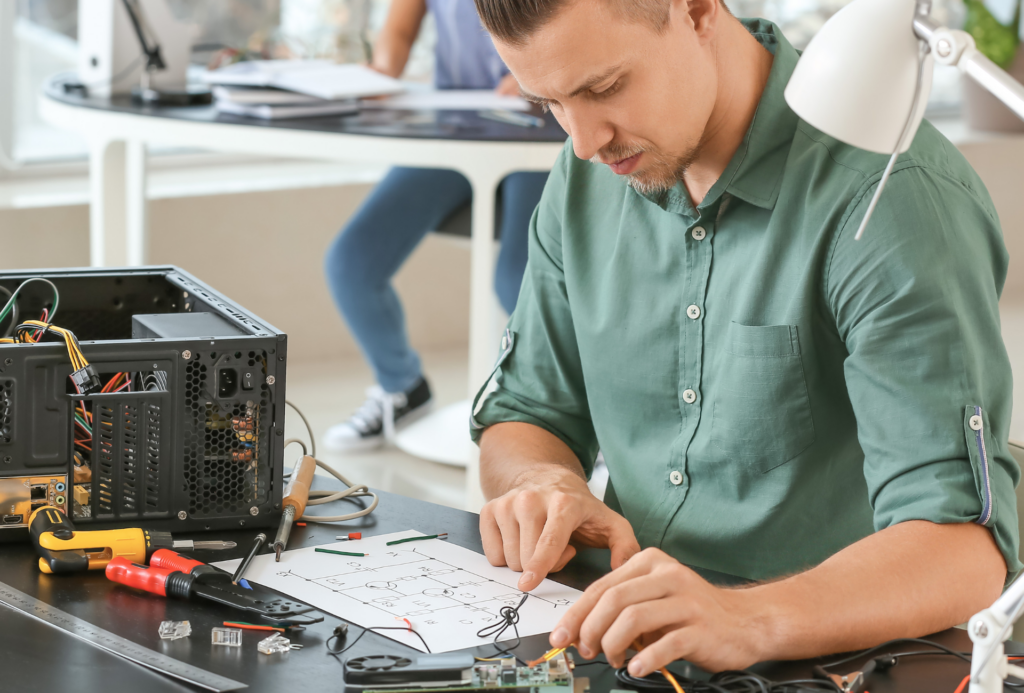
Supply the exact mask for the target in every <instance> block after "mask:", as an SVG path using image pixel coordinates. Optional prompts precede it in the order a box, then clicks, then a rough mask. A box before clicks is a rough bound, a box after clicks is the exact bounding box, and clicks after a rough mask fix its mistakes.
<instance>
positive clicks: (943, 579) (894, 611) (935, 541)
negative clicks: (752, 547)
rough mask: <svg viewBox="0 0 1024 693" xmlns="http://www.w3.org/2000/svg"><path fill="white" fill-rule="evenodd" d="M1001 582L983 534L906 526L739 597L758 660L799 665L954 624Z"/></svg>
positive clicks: (991, 596) (997, 560) (1002, 570)
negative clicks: (756, 641)
mask: <svg viewBox="0 0 1024 693" xmlns="http://www.w3.org/2000/svg"><path fill="white" fill-rule="evenodd" d="M1005 577H1006V563H1005V561H1004V560H1003V557H1002V554H1001V553H1000V552H999V549H998V548H997V547H996V544H995V541H994V540H993V538H992V535H991V533H990V531H989V530H988V529H986V528H984V527H981V526H979V525H975V524H953V525H938V524H934V523H931V522H924V521H914V522H905V523H902V524H899V525H895V526H893V527H889V528H887V529H884V530H882V531H880V532H877V533H875V534H873V535H871V536H868V537H866V538H864V539H862V540H861V541H859V542H857V543H855V544H852V545H851V546H848V547H847V548H846V549H844V550H842V551H840V552H839V553H837V554H835V555H834V556H832V557H831V558H829V559H828V560H826V561H825V562H824V563H822V564H821V565H819V566H817V567H815V568H813V569H811V570H809V571H807V572H805V573H801V574H799V575H795V576H793V577H791V578H787V579H785V580H781V581H779V582H774V583H769V584H764V585H758V586H756V587H752V588H748V589H743V590H739V592H741V593H743V594H742V599H741V600H740V603H741V604H743V603H746V604H747V605H748V607H749V610H750V614H752V615H754V619H755V622H754V623H751V626H752V627H753V628H754V629H755V630H756V631H757V632H758V633H759V634H760V636H761V641H762V643H763V646H764V647H765V648H766V649H765V651H764V652H762V653H761V655H762V656H761V657H760V659H798V658H805V657H814V656H818V655H822V654H828V653H832V652H844V651H850V650H856V649H860V648H863V647H869V646H872V645H874V644H877V643H879V642H882V641H885V640H890V639H893V638H900V637H918V636H921V635H926V634H928V633H934V632H936V631H939V630H943V629H945V628H948V627H949V626H950V625H952V624H956V623H962V622H964V621H967V620H968V619H969V618H970V617H971V616H972V615H973V614H975V613H977V612H978V611H980V610H981V609H983V608H985V607H987V606H989V605H990V604H991V603H992V602H993V601H995V599H996V598H997V597H998V596H999V593H1000V591H1001V590H1002V586H1003V582H1004V580H1005ZM737 596H740V595H737Z"/></svg>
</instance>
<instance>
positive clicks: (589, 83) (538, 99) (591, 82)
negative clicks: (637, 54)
mask: <svg viewBox="0 0 1024 693" xmlns="http://www.w3.org/2000/svg"><path fill="white" fill-rule="evenodd" d="M620 69H622V65H616V66H615V67H613V68H610V69H608V70H606V71H605V72H603V73H601V74H599V75H594V76H593V77H590V78H588V79H587V80H586V81H585V82H583V84H581V85H580V86H578V87H576V88H575V89H573V90H572V91H571V92H569V97H570V98H572V97H574V96H579V95H580V94H582V93H583V92H585V91H586V90H587V89H591V88H593V87H595V86H597V85H598V84H600V83H601V82H603V81H605V80H606V79H608V78H609V77H611V76H612V75H614V74H615V73H616V72H618V71H619V70H620ZM519 95H520V96H522V97H523V98H524V99H526V100H527V101H532V102H533V103H548V102H549V101H551V99H548V98H545V97H543V96H537V95H536V94H531V93H530V92H528V91H526V90H525V89H523V88H522V87H520V88H519Z"/></svg>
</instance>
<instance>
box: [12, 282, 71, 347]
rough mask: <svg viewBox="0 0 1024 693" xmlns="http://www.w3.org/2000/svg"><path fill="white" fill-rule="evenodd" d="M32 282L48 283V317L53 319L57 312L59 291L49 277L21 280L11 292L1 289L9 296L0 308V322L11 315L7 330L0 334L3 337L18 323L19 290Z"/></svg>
mask: <svg viewBox="0 0 1024 693" xmlns="http://www.w3.org/2000/svg"><path fill="white" fill-rule="evenodd" d="M32 282H43V283H45V284H49V285H50V288H51V289H53V305H51V306H50V307H49V309H48V311H49V312H48V319H49V320H53V316H55V315H56V314H57V307H58V306H59V305H60V293H59V292H58V291H57V287H56V286H54V285H53V282H51V281H50V280H49V279H43V278H42V277H33V278H31V279H26V280H25V281H23V282H22V283H21V284H20V285H18V288H17V289H15V290H14V291H13V292H12V291H9V290H8V289H3V291H4V293H6V294H8V295H9V296H10V298H9V299H8V300H7V303H5V304H4V307H3V308H0V324H2V323H3V321H4V320H5V319H6V318H7V316H8V315H11V318H12V319H11V324H10V325H8V327H7V330H6V331H5V332H3V334H2V336H3V337H4V338H7V337H9V336H10V335H11V333H12V331H13V328H14V326H15V325H17V324H18V294H19V293H21V290H22V289H24V288H25V287H26V286H28V285H29V284H31V283H32ZM0 288H2V287H0ZM8 343H9V342H8Z"/></svg>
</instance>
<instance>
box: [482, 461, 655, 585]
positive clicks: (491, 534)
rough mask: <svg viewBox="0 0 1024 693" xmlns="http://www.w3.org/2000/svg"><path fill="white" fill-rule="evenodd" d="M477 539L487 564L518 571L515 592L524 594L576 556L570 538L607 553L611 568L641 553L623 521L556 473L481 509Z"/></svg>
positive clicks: (583, 485)
mask: <svg viewBox="0 0 1024 693" xmlns="http://www.w3.org/2000/svg"><path fill="white" fill-rule="evenodd" d="M480 534H481V536H482V537H483V542H484V553H485V554H486V555H487V560H489V561H490V562H491V564H492V565H507V566H508V567H510V568H512V570H517V571H519V570H521V571H523V575H522V577H520V578H519V589H521V590H523V591H524V592H528V591H530V590H532V589H533V588H535V587H536V586H537V585H539V584H540V582H541V580H543V579H544V578H545V577H546V576H547V574H548V573H552V572H555V571H558V570H561V569H562V568H563V567H565V564H566V563H568V562H569V560H570V559H571V558H572V557H573V556H575V555H576V549H575V548H574V547H572V546H570V545H569V540H570V539H572V540H573V541H575V542H577V543H579V544H583V545H585V546H595V547H601V548H609V549H611V551H612V568H617V567H619V566H620V565H622V564H623V563H625V562H626V561H627V560H628V559H629V558H630V557H631V556H633V555H634V554H635V553H637V552H638V551H640V545H639V544H638V543H637V541H636V537H635V536H634V535H633V528H632V527H630V525H629V522H628V521H627V520H626V518H624V517H622V516H621V515H619V514H618V513H616V512H615V511H613V510H612V509H611V508H609V507H608V506H607V505H605V504H604V503H602V502H601V501H600V500H598V499H597V498H595V497H594V494H592V493H591V492H590V489H589V488H587V482H586V481H584V480H583V479H582V478H580V477H579V476H577V475H576V474H573V473H571V472H567V471H561V470H555V469H552V470H551V471H549V472H548V473H545V474H539V475H530V476H529V477H528V480H527V481H525V482H524V483H522V484H520V485H518V486H516V487H514V488H512V489H511V490H510V491H508V492H507V493H505V494H504V495H502V496H499V497H498V498H495V499H494V500H492V501H491V502H489V503H488V504H487V505H485V506H484V507H483V510H481V511H480Z"/></svg>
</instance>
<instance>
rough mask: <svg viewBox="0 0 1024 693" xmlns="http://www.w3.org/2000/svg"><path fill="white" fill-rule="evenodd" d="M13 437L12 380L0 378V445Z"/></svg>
mask: <svg viewBox="0 0 1024 693" xmlns="http://www.w3.org/2000/svg"><path fill="white" fill-rule="evenodd" d="M13 437H14V381H13V380H0V445H9V444H10V443H11V439H12V438H13Z"/></svg>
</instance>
